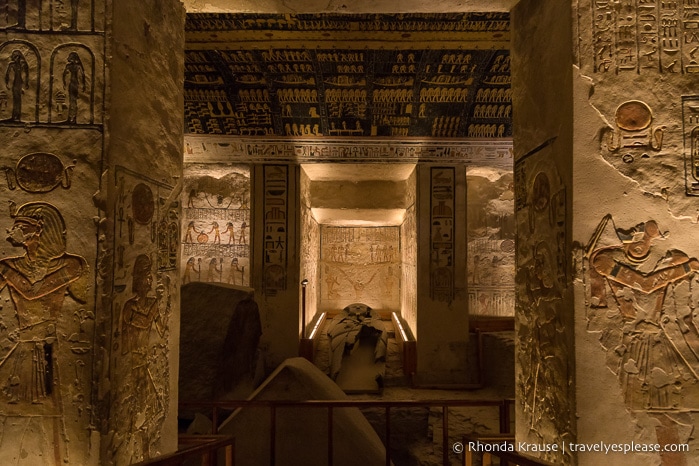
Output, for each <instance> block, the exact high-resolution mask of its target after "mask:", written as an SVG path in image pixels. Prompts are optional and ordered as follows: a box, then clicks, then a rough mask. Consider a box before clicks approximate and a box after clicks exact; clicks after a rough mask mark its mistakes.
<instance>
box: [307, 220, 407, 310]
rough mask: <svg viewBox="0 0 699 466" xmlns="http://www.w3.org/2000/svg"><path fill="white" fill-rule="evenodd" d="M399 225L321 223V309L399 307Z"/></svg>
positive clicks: (392, 308) (391, 308) (395, 308)
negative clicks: (351, 225) (357, 225)
mask: <svg viewBox="0 0 699 466" xmlns="http://www.w3.org/2000/svg"><path fill="white" fill-rule="evenodd" d="M400 244H401V243H400V229H399V227H334V226H321V241H320V245H321V260H320V267H321V270H320V280H321V285H320V290H321V309H323V310H330V311H337V310H340V309H343V308H344V307H345V306H347V305H348V304H351V303H364V304H367V305H368V306H370V307H371V308H372V309H381V310H386V311H388V310H391V311H394V310H398V309H399V308H400V305H399V303H400V281H401V250H400Z"/></svg>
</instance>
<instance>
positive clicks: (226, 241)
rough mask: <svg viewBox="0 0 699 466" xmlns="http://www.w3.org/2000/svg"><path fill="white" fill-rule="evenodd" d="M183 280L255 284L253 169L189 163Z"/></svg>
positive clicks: (184, 205) (184, 206)
mask: <svg viewBox="0 0 699 466" xmlns="http://www.w3.org/2000/svg"><path fill="white" fill-rule="evenodd" d="M183 180H184V183H183V188H182V197H181V202H182V226H183V229H184V231H183V238H182V259H181V261H180V271H181V273H182V278H181V279H182V284H183V285H184V284H186V283H190V282H193V281H198V282H210V283H227V284H229V285H237V286H250V249H251V248H252V245H251V244H250V167H249V166H247V165H233V164H186V165H185V168H184V173H183Z"/></svg>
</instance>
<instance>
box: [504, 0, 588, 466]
mask: <svg viewBox="0 0 699 466" xmlns="http://www.w3.org/2000/svg"><path fill="white" fill-rule="evenodd" d="M571 15H572V12H571V8H570V5H566V4H565V2H555V1H549V2H540V1H538V0H522V1H520V2H519V4H518V5H517V6H516V7H515V8H514V9H513V11H512V27H513V31H514V36H513V50H512V69H513V103H514V109H513V114H514V115H516V117H515V123H514V139H515V141H517V144H516V145H515V167H514V187H515V220H516V222H517V224H516V231H517V240H518V241H517V250H516V260H517V275H516V277H515V283H516V285H515V292H516V303H515V305H516V308H515V329H516V330H515V333H516V356H515V357H516V359H515V365H516V373H515V390H516V392H515V393H516V399H517V403H516V437H517V441H518V442H520V441H521V442H529V443H532V444H537V445H549V446H551V445H557V451H548V452H536V454H537V455H538V456H543V457H546V458H547V459H550V460H552V461H554V462H555V463H557V464H559V463H567V462H570V461H571V457H570V456H569V455H570V453H565V454H564V453H563V452H562V443H563V442H571V441H574V440H575V419H574V414H575V413H576V411H575V398H574V391H573V388H572V387H573V386H574V385H573V384H574V383H575V381H576V379H575V377H574V375H575V372H574V368H575V364H574V363H575V362H576V360H574V353H573V335H574V333H573V330H574V328H573V315H572V313H571V309H572V307H573V294H572V274H571V272H570V270H571V267H572V264H571V261H570V239H569V238H570V228H571V221H572V220H571V218H572V215H577V212H573V211H571V209H570V206H571V182H572V174H573V171H572V166H571V165H572V164H571V161H570V158H571V154H572V136H573V117H572V113H573V103H572V79H573V78H572V60H571V43H570V42H571V40H570V39H569V38H570V37H571V27H572V26H571V18H572V16H571ZM554 38H555V40H554ZM597 396H599V394H598V395H597ZM578 414H580V415H584V414H582V413H580V412H578Z"/></svg>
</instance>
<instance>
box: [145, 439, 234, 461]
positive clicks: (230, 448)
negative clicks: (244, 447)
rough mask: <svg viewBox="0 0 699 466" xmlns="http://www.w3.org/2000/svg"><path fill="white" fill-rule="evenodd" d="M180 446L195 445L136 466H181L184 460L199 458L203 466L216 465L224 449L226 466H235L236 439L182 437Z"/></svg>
mask: <svg viewBox="0 0 699 466" xmlns="http://www.w3.org/2000/svg"><path fill="white" fill-rule="evenodd" d="M179 441H180V445H182V444H183V443H193V444H194V445H193V446H191V447H187V448H183V449H181V450H177V451H176V452H174V453H169V454H167V455H162V456H159V457H157V458H151V459H148V460H145V461H141V462H140V463H136V464H135V465H134V466H179V465H181V464H182V463H183V462H184V460H186V459H189V458H193V457H199V458H201V464H202V465H209V464H214V460H215V459H216V457H217V454H218V450H220V449H221V448H223V449H224V454H225V456H224V461H225V465H226V466H235V454H234V453H235V438H233V437H230V436H226V435H180V436H179Z"/></svg>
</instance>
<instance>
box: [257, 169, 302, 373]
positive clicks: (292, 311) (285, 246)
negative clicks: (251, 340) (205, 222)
mask: <svg viewBox="0 0 699 466" xmlns="http://www.w3.org/2000/svg"><path fill="white" fill-rule="evenodd" d="M300 170H301V169H300V167H299V166H298V165H286V164H260V165H253V200H254V202H253V216H252V218H253V233H252V238H253V243H254V244H256V245H258V244H259V245H260V246H259V247H257V246H256V247H255V248H254V249H253V264H252V270H255V271H256V272H257V271H259V272H257V273H255V274H253V278H252V283H253V285H252V287H253V288H254V289H255V301H256V302H257V303H258V304H259V306H260V318H261V320H262V337H261V340H260V349H261V350H262V352H263V353H264V354H266V355H267V360H266V361H265V365H266V367H267V368H268V369H271V368H274V367H276V366H277V365H279V364H280V363H281V362H282V361H283V360H284V359H286V358H288V357H289V355H293V354H298V342H299V337H300V334H301V327H300V325H301V319H300V316H299V313H300V306H299V303H300V301H299V300H300V296H301V285H300V282H301V278H300V277H299V271H300V268H299V266H300V251H299V250H298V246H297V245H299V244H300V239H299V236H298V235H299V233H300V226H299V220H300V217H299V215H300V213H299V212H300V210H301V209H300V207H299V204H298V199H299V198H298V190H299V181H300V175H299V171H300Z"/></svg>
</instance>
